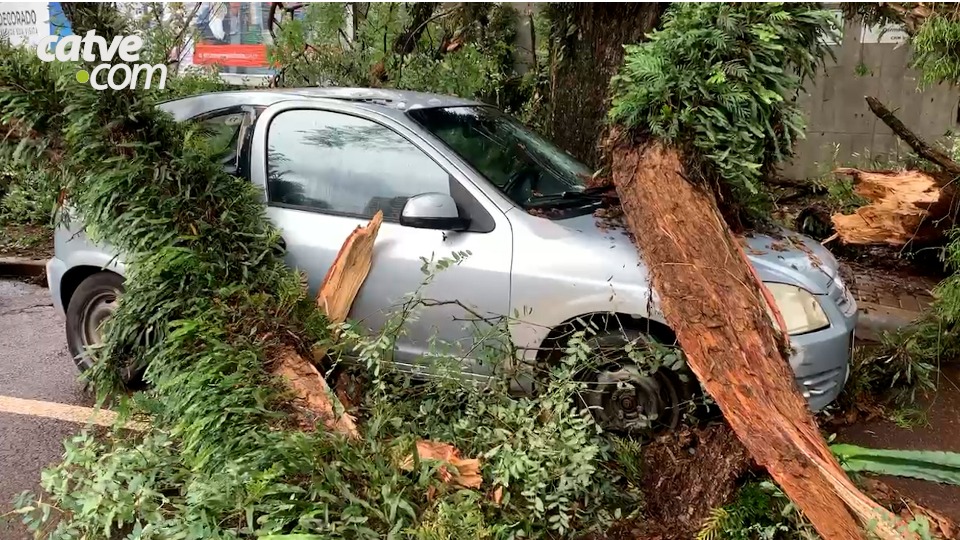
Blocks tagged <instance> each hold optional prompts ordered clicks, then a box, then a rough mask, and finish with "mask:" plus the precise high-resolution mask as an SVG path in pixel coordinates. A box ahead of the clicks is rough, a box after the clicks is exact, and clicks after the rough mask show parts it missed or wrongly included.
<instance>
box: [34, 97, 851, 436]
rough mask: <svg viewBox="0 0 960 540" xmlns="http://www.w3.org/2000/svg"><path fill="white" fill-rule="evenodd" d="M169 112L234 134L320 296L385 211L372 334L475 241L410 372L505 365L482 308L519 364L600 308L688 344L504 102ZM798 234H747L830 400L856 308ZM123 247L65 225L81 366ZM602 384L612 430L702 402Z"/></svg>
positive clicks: (624, 246)
mask: <svg viewBox="0 0 960 540" xmlns="http://www.w3.org/2000/svg"><path fill="white" fill-rule="evenodd" d="M161 107H162V108H163V109H165V110H166V111H168V112H169V113H171V114H172V115H173V116H174V117H175V118H176V119H177V120H180V121H193V122H200V123H202V124H203V125H204V126H205V128H207V132H209V133H212V136H211V137H212V138H211V141H213V144H217V145H222V149H223V150H224V155H225V157H224V167H225V168H227V169H228V170H229V171H230V172H232V173H234V174H236V175H239V176H243V177H246V178H248V179H249V180H250V181H251V182H252V183H253V184H254V185H256V186H257V187H259V188H261V189H262V191H263V198H264V203H265V205H266V213H267V216H268V217H269V218H270V219H271V220H272V221H273V222H274V223H275V225H276V226H277V227H279V229H280V230H281V232H282V236H283V240H284V242H285V246H284V247H285V250H286V255H285V256H286V260H287V262H288V264H289V265H290V266H291V267H295V268H299V269H301V270H303V271H304V272H305V273H306V275H307V276H308V278H309V287H310V289H311V291H312V292H314V293H315V292H316V289H317V288H318V286H319V284H320V281H321V280H322V279H323V276H324V275H325V274H326V272H327V269H328V268H329V267H330V265H331V264H332V263H333V260H334V258H335V256H336V255H337V252H338V250H339V249H340V246H341V243H342V242H343V240H344V239H345V238H346V237H347V235H348V234H350V232H351V231H353V229H354V228H355V227H357V226H358V225H361V224H365V223H366V222H367V221H368V220H369V219H370V217H371V216H373V215H374V214H375V213H376V212H377V211H378V210H381V211H383V214H384V222H383V225H382V227H381V229H380V232H379V236H378V238H377V242H376V246H375V253H374V262H373V268H372V270H371V272H370V274H369V276H368V278H367V280H366V282H365V284H364V285H363V288H362V290H361V291H360V294H359V296H358V297H357V299H356V301H355V303H354V304H353V309H352V312H351V317H352V318H353V319H355V320H358V321H363V322H364V323H365V324H366V325H368V326H369V327H371V328H374V329H376V328H379V327H381V326H382V325H383V324H384V323H385V322H386V320H387V318H388V317H389V316H390V313H392V312H393V311H394V309H395V307H396V305H397V303H398V302H401V301H402V300H403V299H404V298H405V296H406V295H408V294H409V293H411V292H412V291H414V290H416V289H418V287H419V286H420V284H421V282H422V280H423V277H424V276H423V273H422V266H423V259H424V258H426V259H430V258H431V257H438V258H442V257H446V256H448V255H449V254H450V253H452V252H462V251H469V252H470V253H471V255H469V256H468V257H467V258H466V259H465V260H463V261H462V262H461V263H460V264H457V265H454V266H452V267H450V268H448V269H446V270H444V271H442V272H440V273H438V274H437V275H436V276H435V279H434V280H433V281H432V282H431V283H430V284H429V285H428V286H427V287H426V288H425V289H423V290H422V295H423V297H424V298H429V299H432V300H434V301H433V302H431V303H430V304H431V305H430V306H429V307H426V308H423V309H422V311H421V312H420V313H419V316H418V318H417V320H415V321H412V322H411V323H410V324H409V326H408V331H407V333H406V335H405V336H404V337H403V338H402V339H401V340H399V341H398V343H397V345H396V350H395V354H394V360H395V362H396V363H397V364H398V366H400V367H405V368H410V369H413V368H414V366H420V365H422V362H423V361H424V358H427V359H428V358H429V356H430V355H429V354H428V352H429V347H430V344H431V343H432V342H434V341H435V340H434V338H435V337H436V338H439V339H440V340H442V341H443V342H446V343H453V344H459V346H460V347H461V348H462V350H463V351H465V352H464V353H463V367H464V371H465V372H466V373H468V374H469V375H471V376H474V377H477V378H481V379H482V378H484V377H488V376H490V375H491V374H492V373H493V371H492V369H493V368H492V367H491V366H490V364H489V362H485V361H484V360H483V359H482V358H480V357H478V356H477V355H475V354H471V351H472V350H473V349H472V348H471V345H472V344H473V342H474V340H475V339H476V337H477V334H476V325H475V324H472V323H470V322H465V320H466V319H470V318H471V317H474V318H476V317H479V318H482V319H486V317H487V316H493V315H508V314H517V315H516V316H515V318H514V319H513V320H512V321H511V323H510V324H509V328H510V338H511V339H512V341H513V344H514V345H515V346H516V348H517V350H519V351H520V352H519V353H518V355H517V356H519V358H517V359H516V360H518V361H522V362H529V363H535V362H541V361H544V360H545V359H546V358H547V357H548V356H549V351H551V350H555V349H556V347H557V346H559V345H562V341H563V336H565V335H568V332H569V331H570V330H571V329H574V328H577V327H578V326H579V325H582V324H584V321H587V320H592V321H593V322H594V323H597V326H598V327H599V329H600V330H599V332H600V333H599V335H598V336H597V339H598V340H599V342H600V343H601V344H603V345H604V346H607V345H611V344H612V345H617V344H623V343H624V342H626V341H628V340H632V339H653V340H657V341H671V340H673V335H672V333H671V332H670V329H669V328H667V326H666V325H665V324H664V323H663V317H662V315H661V314H660V312H659V310H658V305H657V301H656V298H655V297H653V296H652V295H653V293H652V291H651V287H650V279H649V273H648V271H647V268H646V267H645V266H644V263H643V261H642V260H639V261H638V257H637V250H636V248H635V247H634V245H633V244H632V243H631V242H630V240H629V239H628V238H627V236H625V235H624V234H623V232H620V231H617V230H610V229H608V228H607V227H605V226H604V225H603V224H602V223H598V219H597V218H596V217H595V215H594V213H595V211H596V210H597V209H599V208H601V207H602V206H603V205H604V204H605V202H604V200H603V198H602V197H598V196H597V194H596V193H594V192H592V191H591V190H589V189H587V188H586V187H585V185H584V180H585V179H586V178H589V176H590V174H591V171H589V170H588V169H587V168H586V167H585V166H584V165H582V164H581V163H579V162H577V161H576V160H575V159H574V158H572V157H571V156H570V155H569V154H566V153H565V152H563V151H562V150H560V149H558V148H557V147H556V146H554V145H553V144H551V143H550V142H548V141H546V140H544V139H543V138H541V137H540V136H538V135H536V134H535V133H533V132H531V131H530V130H529V129H527V128H526V127H524V126H523V125H522V124H520V123H519V122H517V121H516V120H514V119H512V118H510V117H509V116H507V115H505V114H503V113H501V112H499V111H498V110H496V109H495V108H492V107H489V106H486V105H483V104H480V103H476V102H473V101H467V100H463V99H458V98H452V97H446V96H439V95H432V94H423V93H416V92H404V91H386V90H371V89H338V88H311V89H285V90H249V91H235V92H220V93H212V94H205V95H200V96H195V97H190V98H184V99H180V100H175V101H170V102H166V103H164V104H162V105H161ZM784 235H785V236H783V237H781V238H773V237H770V236H752V237H749V238H747V239H746V242H747V245H748V247H747V254H748V256H749V257H750V259H751V261H752V263H753V265H754V266H755V268H756V269H757V271H758V272H759V275H760V276H761V278H762V279H763V280H764V281H765V282H766V284H767V286H768V287H769V288H770V290H771V292H772V293H773V296H774V297H775V298H776V300H777V303H778V306H779V308H780V310H781V312H782V313H783V315H784V318H785V320H786V323H787V326H788V330H789V332H790V341H791V344H792V346H793V349H794V352H793V355H792V357H791V358H790V364H791V366H792V367H793V370H794V372H795V374H796V380H797V384H798V386H799V388H800V390H801V391H802V392H803V395H804V396H805V397H806V398H807V399H808V401H809V403H810V406H811V408H813V409H814V410H817V409H821V408H823V407H824V406H826V405H827V404H829V403H830V402H831V401H833V400H834V399H835V398H836V397H837V395H838V394H839V392H840V390H841V388H842V387H843V384H844V382H845V380H846V377H847V374H848V362H849V358H850V351H851V344H852V340H853V332H854V327H855V325H856V320H857V308H856V304H855V302H854V300H853V298H852V297H851V295H850V294H849V292H848V291H847V289H846V288H845V287H844V284H843V282H842V280H841V278H840V276H839V272H838V263H837V261H836V260H835V259H834V257H833V256H832V255H831V254H830V253H829V251H827V250H826V249H824V248H823V247H822V246H821V245H820V244H819V243H817V242H815V241H813V240H811V239H809V238H805V237H802V236H798V235H795V234H792V233H787V232H786V231H784ZM116 255H117V254H116V253H114V252H113V250H111V249H110V248H109V247H108V246H100V245H92V244H91V243H90V242H89V241H88V240H87V239H86V237H85V236H84V235H83V233H82V230H78V229H74V230H69V229H66V228H61V229H60V230H58V231H57V232H56V239H55V257H54V258H53V259H51V260H50V261H49V263H48V266H47V276H48V280H49V285H50V292H51V294H52V295H53V301H54V303H55V305H56V306H57V308H58V309H60V311H61V312H65V316H66V327H67V337H68V342H69V345H70V350H71V352H72V353H73V354H74V355H75V356H76V358H77V362H78V365H80V367H81V368H83V367H84V366H85V362H86V361H87V360H86V359H85V355H84V350H85V347H86V346H88V345H95V344H96V343H97V342H98V341H99V339H100V334H99V326H100V323H101V322H102V321H103V319H104V318H105V317H107V316H109V315H110V313H111V312H112V311H113V308H114V306H115V305H116V301H117V298H118V297H119V294H120V293H121V292H122V283H123V278H122V276H123V274H124V265H123V262H122V258H120V259H118V258H117V257H116ZM465 308H466V309H465ZM471 314H472V315H471ZM592 380H593V382H594V383H596V384H597V388H598V392H597V395H598V396H599V397H597V398H596V400H595V402H594V403H592V405H596V406H597V407H596V408H597V409H600V410H601V414H602V415H603V416H604V417H605V419H606V423H607V424H608V425H612V426H613V427H629V426H630V425H632V424H631V422H633V421H634V419H636V418H638V417H640V418H653V417H659V418H661V419H669V418H672V419H673V420H672V421H675V419H676V411H677V410H679V402H680V401H682V400H684V399H685V398H686V397H687V396H685V395H684V394H685V393H686V392H687V390H684V389H683V388H682V385H679V384H677V381H676V379H674V378H670V377H660V376H656V377H647V376H643V375H642V374H640V373H639V372H638V371H637V370H636V369H633V370H631V369H630V368H629V366H627V365H625V362H622V361H616V362H613V363H611V364H610V365H608V366H605V367H602V368H600V371H599V372H598V373H597V374H595V376H594V379H592ZM518 384H520V383H518ZM520 386H521V388H520V390H523V389H524V388H523V387H522V386H523V385H522V384H520ZM672 421H667V422H666V423H668V424H669V423H671V422H672Z"/></svg>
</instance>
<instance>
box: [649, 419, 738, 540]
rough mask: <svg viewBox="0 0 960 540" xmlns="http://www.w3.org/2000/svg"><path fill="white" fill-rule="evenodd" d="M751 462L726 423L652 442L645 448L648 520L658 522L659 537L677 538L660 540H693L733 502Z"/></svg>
mask: <svg viewBox="0 0 960 540" xmlns="http://www.w3.org/2000/svg"><path fill="white" fill-rule="evenodd" d="M751 463H752V460H751V459H750V454H749V453H748V452H747V450H746V448H744V446H743V443H741V442H740V440H739V439H737V436H736V434H735V433H734V432H733V430H731V429H730V427H729V426H727V425H726V424H717V425H712V426H707V427H702V428H689V427H687V428H683V429H682V430H681V431H679V432H677V433H671V434H666V435H663V436H661V437H659V438H657V439H655V440H654V441H652V442H651V443H650V444H648V445H646V446H645V447H644V449H643V471H644V475H643V494H644V503H645V506H644V515H645V518H646V521H652V522H655V523H657V524H658V525H659V526H658V527H657V528H658V530H660V531H663V532H662V533H661V534H668V533H667V532H666V531H674V533H675V534H676V536H664V538H678V539H679V538H693V537H694V536H695V535H696V532H697V531H699V530H700V529H701V527H702V526H703V520H704V519H706V518H707V517H708V516H709V515H710V512H711V510H713V509H714V508H719V507H721V506H724V505H726V504H727V503H729V502H730V501H731V500H732V499H733V497H734V496H735V494H736V492H737V488H738V487H739V484H738V480H740V479H741V478H742V476H743V475H744V473H746V472H747V471H748V470H749V469H750V468H751ZM645 537H646V536H645Z"/></svg>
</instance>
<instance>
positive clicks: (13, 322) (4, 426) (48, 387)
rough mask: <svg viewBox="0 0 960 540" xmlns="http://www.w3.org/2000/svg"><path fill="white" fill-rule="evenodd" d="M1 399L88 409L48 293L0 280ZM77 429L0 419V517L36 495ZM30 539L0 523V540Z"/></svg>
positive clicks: (30, 419)
mask: <svg viewBox="0 0 960 540" xmlns="http://www.w3.org/2000/svg"><path fill="white" fill-rule="evenodd" d="M0 396H8V397H16V398H24V399H33V400H42V401H49V402H53V403H64V404H68V405H86V406H89V405H91V399H90V398H89V397H88V396H86V395H85V394H84V393H83V391H82V386H81V385H80V383H79V382H77V369H76V367H74V365H73V361H72V360H71V359H70V354H69V353H68V352H67V345H66V340H65V338H64V330H63V319H62V318H61V316H60V315H58V314H57V312H56V310H54V308H53V305H52V303H51V302H50V296H49V294H48V292H47V289H45V288H42V287H38V286H36V285H30V284H26V283H20V282H17V281H4V280H0ZM81 429H82V426H81V425H79V424H74V423H69V422H62V421H59V420H50V419H47V418H41V417H36V416H28V415H23V414H13V413H0V515H3V514H7V513H8V512H9V511H10V510H11V509H12V504H11V501H12V499H13V498H14V497H15V496H16V495H18V494H19V493H20V492H22V491H24V490H33V491H36V490H38V489H39V481H40V471H41V470H42V469H43V468H44V467H46V466H47V465H49V464H52V463H56V462H58V461H59V460H60V457H61V454H62V452H63V440H64V439H65V438H66V437H68V436H70V435H71V434H74V433H78V432H79V431H80V430H81ZM21 538H24V539H25V538H31V535H30V534H29V533H27V531H26V529H25V528H24V527H23V526H22V525H20V524H19V523H18V522H17V521H16V520H13V521H11V520H10V518H9V517H8V518H4V519H0V539H2V540H19V539H21Z"/></svg>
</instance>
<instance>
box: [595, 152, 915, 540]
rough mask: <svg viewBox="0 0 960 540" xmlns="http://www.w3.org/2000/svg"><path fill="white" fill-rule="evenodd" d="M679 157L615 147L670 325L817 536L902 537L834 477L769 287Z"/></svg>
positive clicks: (627, 204)
mask: <svg viewBox="0 0 960 540" xmlns="http://www.w3.org/2000/svg"><path fill="white" fill-rule="evenodd" d="M685 178H686V175H685V173H684V168H683V165H682V161H681V159H680V157H679V155H678V153H677V151H675V150H673V149H670V148H665V147H663V146H661V145H656V144H651V145H646V146H637V145H634V144H632V143H631V142H628V141H625V142H621V143H619V144H616V143H615V145H614V146H613V181H614V184H615V186H616V189H617V193H618V195H619V198H620V202H621V204H622V207H623V212H624V215H625V218H626V221H627V225H628V227H629V228H630V230H631V232H633V235H634V238H635V239H636V243H637V245H638V248H639V250H640V252H641V253H642V255H643V258H644V261H645V263H646V264H647V265H648V266H649V268H650V273H651V279H652V285H653V288H654V290H655V291H657V293H658V294H659V298H660V306H661V309H662V312H663V315H664V317H665V318H666V321H667V323H668V325H669V326H670V327H671V328H672V329H673V330H674V331H675V332H676V335H677V339H678V341H679V343H680V346H681V347H682V349H683V351H684V353H685V356H686V358H687V362H688V363H689V365H690V368H691V369H692V370H693V372H694V373H695V374H696V376H697V377H698V378H699V379H700V381H701V382H702V383H703V385H704V387H705V388H706V390H707V392H709V393H710V395H711V396H712V397H713V398H714V400H716V402H717V404H718V405H719V406H720V408H721V410H722V411H723V415H724V417H725V418H726V420H727V422H728V423H729V424H730V426H731V427H732V428H733V430H734V432H736V434H737V436H738V437H739V439H740V440H741V441H742V442H743V444H744V446H745V447H746V448H747V450H748V451H749V452H750V454H751V456H752V457H753V458H754V460H756V461H757V463H759V464H760V465H762V466H763V467H765V468H766V469H767V470H768V471H769V472H770V474H771V476H773V478H774V479H775V480H776V481H777V483H778V484H780V486H781V487H782V488H783V490H784V491H785V492H786V494H787V495H788V496H789V497H790V499H791V500H793V501H794V502H795V503H796V504H797V506H798V507H799V508H800V509H801V510H802V511H803V513H804V514H805V515H806V516H807V518H808V519H810V521H811V523H813V525H814V527H815V528H816V529H817V532H819V533H820V534H821V535H822V536H823V537H824V538H829V539H859V538H863V532H862V531H861V529H860V527H858V524H857V521H856V520H855V519H854V517H853V515H851V512H850V510H852V511H853V512H854V513H855V514H856V515H857V516H859V517H860V520H861V523H863V524H866V523H868V522H870V520H876V528H875V530H874V532H875V533H878V534H880V536H881V537H882V538H900V537H901V535H900V534H899V533H898V532H897V530H896V529H895V528H894V527H893V525H892V524H893V523H897V522H898V520H896V518H895V517H894V516H893V515H892V514H890V513H889V512H886V511H884V510H882V509H881V508H880V507H879V505H877V504H876V503H874V502H873V501H872V500H870V499H869V498H868V497H866V496H865V495H863V494H862V493H860V491H859V490H857V488H856V487H855V486H854V485H853V483H852V482H851V481H850V480H849V478H847V476H846V474H845V473H844V472H843V471H842V470H841V468H840V466H839V464H838V463H837V461H836V459H835V458H834V457H833V455H832V453H831V452H830V450H829V448H827V445H826V443H825V441H824V440H823V437H821V435H820V432H819V430H818V428H817V425H816V423H815V422H814V420H813V417H812V415H811V413H810V411H809V410H808V409H807V404H806V401H805V400H804V399H803V397H802V396H801V395H800V393H799V392H798V391H797V389H796V386H795V384H796V383H795V382H794V378H793V373H792V372H791V371H790V367H789V364H788V362H787V360H786V358H785V353H784V352H783V350H782V349H784V348H785V347H784V343H783V342H782V340H781V339H780V337H779V336H778V335H777V334H776V333H775V330H774V326H773V324H771V320H770V318H769V316H768V314H767V312H766V310H765V309H764V305H765V302H766V300H765V298H766V295H765V292H764V291H765V289H764V287H763V285H762V284H761V283H760V282H759V281H758V279H757V277H756V275H755V274H754V271H753V270H752V268H751V267H750V265H749V263H748V261H747V259H746V256H745V255H744V254H743V252H742V250H740V249H739V247H738V245H737V241H736V239H735V238H734V236H733V234H732V233H731V231H730V229H729V228H728V226H727V225H726V223H725V222H724V220H723V218H722V217H721V216H720V213H719V211H718V209H717V206H716V202H715V200H714V198H713V196H712V195H711V194H709V193H708V192H707V191H705V190H703V189H700V188H697V187H695V186H693V185H692V184H691V183H689V182H688V181H687V180H686V179H685Z"/></svg>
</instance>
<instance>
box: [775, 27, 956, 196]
mask: <svg viewBox="0 0 960 540" xmlns="http://www.w3.org/2000/svg"><path fill="white" fill-rule="evenodd" d="M833 50H834V53H835V55H836V61H831V60H828V61H827V64H826V69H825V70H823V71H821V72H820V73H818V75H817V77H816V79H815V80H814V81H813V82H812V83H808V84H807V88H806V91H805V92H802V93H801V95H800V96H799V97H798V101H799V104H800V106H801V108H802V109H803V110H804V112H805V113H806V115H807V136H806V139H805V140H802V141H799V143H798V144H797V148H796V154H795V156H794V159H793V160H792V162H791V163H789V164H787V165H786V166H785V167H783V168H782V172H783V174H784V176H787V177H789V178H795V179H801V178H810V177H816V176H819V175H821V174H823V173H824V172H825V171H829V170H830V168H831V167H832V166H833V165H834V164H836V165H841V166H842V165H865V164H867V163H869V162H870V160H872V159H876V158H879V159H884V160H886V159H897V158H899V157H902V156H904V155H905V154H907V153H908V151H909V148H907V147H906V146H905V145H904V144H903V143H902V142H901V141H900V140H899V139H898V138H897V137H896V136H895V135H894V134H893V132H892V131H890V129H889V128H888V127H887V126H886V125H885V124H884V123H883V122H881V121H880V120H879V119H877V117H876V116H874V115H873V113H871V112H870V109H869V108H868V107H867V104H866V101H864V96H868V95H869V96H875V97H876V98H877V99H879V100H880V101H881V102H883V103H884V104H886V105H887V106H888V107H890V109H891V110H893V111H895V114H896V115H897V117H898V118H900V119H901V120H902V121H903V122H904V124H906V125H907V127H909V128H910V129H912V130H914V131H915V132H916V133H917V134H918V135H920V136H921V137H923V138H925V139H927V140H930V141H932V140H935V139H937V138H939V137H941V136H943V135H944V134H945V133H946V132H948V131H950V130H956V129H957V104H958V99H960V91H958V89H957V88H953V87H950V86H949V85H945V84H941V85H936V86H932V87H928V88H925V89H923V90H920V89H919V85H920V74H919V73H918V72H917V71H916V70H914V69H911V68H909V64H910V57H911V54H912V53H911V48H910V46H909V44H907V43H905V36H904V35H903V34H902V33H901V32H899V31H890V32H886V33H883V32H881V31H880V30H879V29H877V28H866V29H865V28H863V27H861V25H860V24H858V23H852V22H846V23H845V24H844V27H843V35H842V41H841V43H838V44H836V45H834V46H833Z"/></svg>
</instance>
